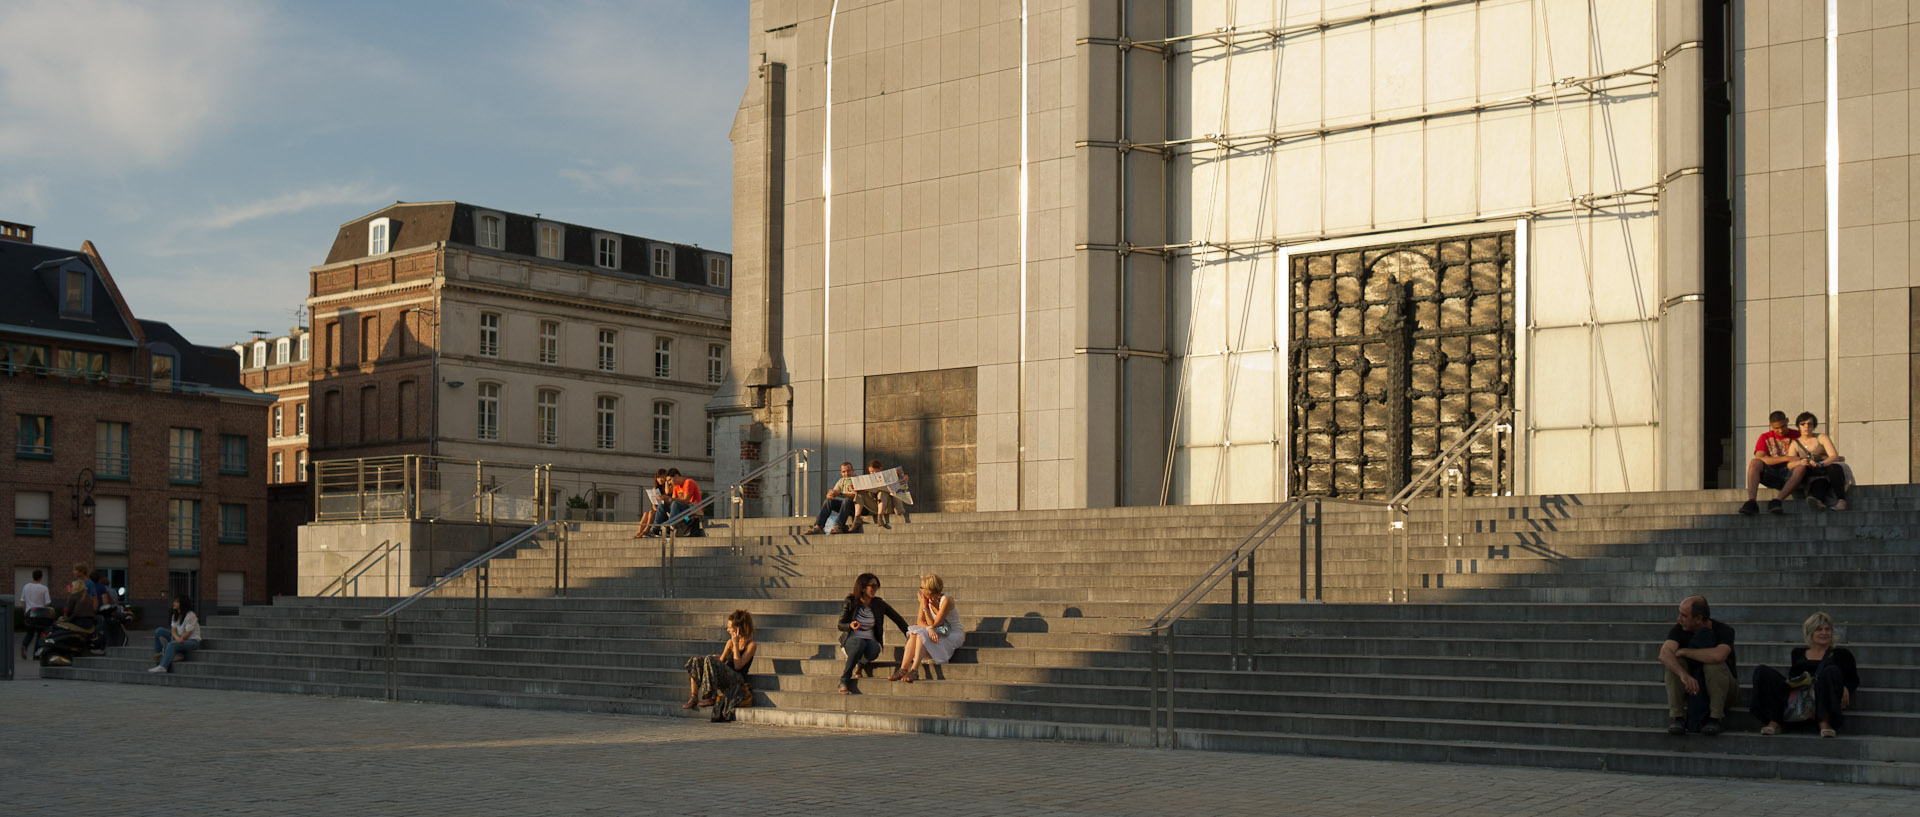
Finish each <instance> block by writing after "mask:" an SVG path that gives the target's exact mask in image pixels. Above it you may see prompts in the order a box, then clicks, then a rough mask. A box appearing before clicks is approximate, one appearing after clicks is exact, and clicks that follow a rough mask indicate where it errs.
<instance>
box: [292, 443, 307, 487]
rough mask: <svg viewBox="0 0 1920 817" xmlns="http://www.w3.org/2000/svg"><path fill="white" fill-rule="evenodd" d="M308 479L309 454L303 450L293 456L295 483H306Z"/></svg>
mask: <svg viewBox="0 0 1920 817" xmlns="http://www.w3.org/2000/svg"><path fill="white" fill-rule="evenodd" d="M306 479H307V452H306V450H305V449H302V450H300V451H298V452H295V453H294V455H293V481H294V482H305V481H306Z"/></svg>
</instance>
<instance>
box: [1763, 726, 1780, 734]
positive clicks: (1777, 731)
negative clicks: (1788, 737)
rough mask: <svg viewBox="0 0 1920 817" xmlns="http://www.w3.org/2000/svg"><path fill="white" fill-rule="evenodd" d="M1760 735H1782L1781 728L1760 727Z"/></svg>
mask: <svg viewBox="0 0 1920 817" xmlns="http://www.w3.org/2000/svg"><path fill="white" fill-rule="evenodd" d="M1760 734H1762V735H1778V734H1780V727H1778V726H1774V725H1773V724H1767V725H1766V726H1762V727H1760Z"/></svg>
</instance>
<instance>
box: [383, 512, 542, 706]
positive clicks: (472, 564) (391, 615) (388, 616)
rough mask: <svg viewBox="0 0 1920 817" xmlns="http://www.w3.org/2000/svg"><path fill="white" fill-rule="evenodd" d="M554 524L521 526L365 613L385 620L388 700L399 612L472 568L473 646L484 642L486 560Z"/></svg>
mask: <svg viewBox="0 0 1920 817" xmlns="http://www.w3.org/2000/svg"><path fill="white" fill-rule="evenodd" d="M555 524H557V523H556V522H555V520H552V519H547V520H543V521H541V522H539V523H536V524H535V525H533V526H532V527H530V528H527V529H526V530H523V531H521V532H519V533H517V534H514V535H513V536H511V537H509V538H508V539H507V540H506V541H505V542H501V543H500V544H498V545H495V546H494V547H493V549H491V550H488V551H487V552H485V553H482V554H480V555H478V556H475V557H473V559H471V560H470V561H468V562H467V563H466V564H463V565H461V566H459V567H456V568H454V569H453V570H451V571H449V572H448V573H447V574H446V575H444V576H441V577H440V578H439V579H436V580H434V582H433V583H432V584H429V585H427V586H426V587H423V588H421V589H420V590H419V591H418V592H416V593H414V594H413V595H411V596H408V597H406V598H404V599H401V600H400V601H398V602H395V603H394V604H393V606H391V607H388V608H387V609H385V610H382V611H380V612H378V613H374V614H373V615H370V616H365V618H377V619H382V620H383V621H385V623H386V632H387V700H390V701H392V700H399V697H400V675H399V665H400V613H401V612H402V611H404V610H406V609H407V608H409V607H412V606H413V605H414V604H416V603H418V602H419V601H420V600H421V599H423V598H426V597H427V595H429V594H431V593H433V592H434V591H437V590H439V589H440V588H442V587H445V586H447V584H448V583H450V582H452V581H453V580H455V579H458V578H460V577H461V576H464V575H466V574H467V572H468V571H472V572H473V573H474V582H473V638H474V646H476V647H485V646H487V599H488V595H489V594H488V591H489V589H490V588H489V577H488V575H487V574H488V569H489V565H488V562H490V561H492V560H493V558H494V557H497V556H499V555H501V554H503V553H507V552H509V551H512V550H515V549H517V548H519V547H520V546H521V545H524V544H526V543H527V542H529V541H532V539H533V538H534V537H535V536H538V535H540V533H541V532H542V531H545V530H546V529H548V528H550V527H553V526H554V525H555Z"/></svg>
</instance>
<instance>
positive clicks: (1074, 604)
mask: <svg viewBox="0 0 1920 817" xmlns="http://www.w3.org/2000/svg"><path fill="white" fill-rule="evenodd" d="M1739 498H1740V497H1739V495H1738V494H1737V493H1736V492H1730V491H1704V492H1674V493H1660V494H1618V495H1588V496H1550V497H1538V496H1534V497H1507V498H1476V499H1472V500H1469V502H1468V511H1467V520H1468V521H1467V523H1466V525H1465V528H1466V530H1467V533H1466V534H1465V536H1464V542H1463V543H1462V544H1459V545H1457V546H1455V547H1452V548H1446V547H1441V546H1439V542H1440V536H1439V531H1438V527H1437V518H1438V515H1437V513H1434V512H1432V510H1431V509H1425V510H1421V511H1420V512H1418V513H1416V516H1415V518H1414V523H1413V525H1412V535H1411V540H1412V545H1413V548H1412V554H1411V556H1412V559H1411V561H1412V565H1413V575H1414V585H1415V589H1414V590H1413V591H1412V596H1413V603H1409V604H1387V603H1383V601H1384V600H1385V599H1386V598H1387V593H1388V586H1389V581H1390V571H1389V570H1388V569H1387V564H1388V559H1389V558H1390V557H1389V554H1390V553H1391V552H1392V550H1391V546H1390V539H1389V537H1387V536H1385V535H1384V531H1385V529H1386V523H1385V518H1384V514H1383V513H1382V512H1381V511H1379V510H1377V509H1369V508H1357V507H1350V506H1341V505H1331V504H1330V505H1328V506H1326V512H1325V516H1324V518H1323V520H1322V521H1323V528H1322V531H1321V537H1320V543H1321V558H1322V563H1323V565H1324V587H1323V588H1322V593H1323V595H1324V597H1325V598H1326V599H1327V600H1328V601H1330V602H1343V603H1332V604H1297V603H1286V602H1293V601H1295V600H1297V599H1298V598H1299V596H1300V590H1299V582H1298V571H1299V567H1298V565H1299V558H1298V557H1299V550H1298V534H1297V533H1296V532H1295V530H1294V529H1293V528H1287V529H1283V530H1282V531H1281V532H1280V533H1279V534H1278V535H1277V536H1276V537H1275V538H1274V540H1273V541H1270V542H1268V543H1267V545H1266V546H1265V548H1264V549H1263V550H1262V551H1261V552H1260V553H1261V556H1260V560H1259V567H1260V570H1259V579H1258V599H1257V600H1258V601H1259V602H1260V604H1259V606H1258V608H1257V609H1256V628H1255V633H1254V635H1255V638H1254V639H1253V642H1252V644H1253V647H1252V650H1253V653H1254V659H1253V660H1254V669H1253V670H1251V671H1230V670H1229V669H1228V667H1229V663H1228V661H1229V659H1228V655H1227V653H1228V646H1227V638H1226V633H1227V628H1228V622H1227V619H1226V610H1225V605H1224V604H1221V603H1219V602H1223V601H1224V600H1225V595H1226V589H1225V585H1222V587H1221V588H1220V589H1219V590H1217V591H1216V592H1215V593H1214V595H1213V596H1212V597H1210V598H1209V600H1208V601H1209V603H1208V604H1204V605H1202V606H1201V607H1199V608H1197V609H1196V611H1195V614H1194V615H1193V616H1191V617H1189V618H1188V619H1187V620H1184V621H1182V622H1181V623H1180V624H1179V625H1178V627H1177V629H1176V633H1177V636H1176V637H1177V642H1176V643H1177V647H1178V650H1179V658H1178V662H1177V666H1178V667H1179V669H1180V673H1179V679H1178V689H1177V692H1176V694H1175V706H1176V714H1175V717H1174V722H1175V726H1176V729H1177V733H1178V738H1177V743H1178V745H1180V746H1183V747H1192V748H1210V749H1229V750H1247V751H1269V752H1292V753H1302V754H1320V755H1336V756H1347V757H1370V758H1391V759H1403V760H1431V761H1463V762H1478V763H1501V764H1517V765H1541V766H1556V767H1566V768H1587V769H1608V770H1618V771H1633V772H1652V773H1663V774H1688V775H1712V776H1729V777H1750V778H1783V779H1804V780H1819V781H1830V782H1862V783H1882V784H1893V785H1903V786H1920V715H1915V714H1913V713H1916V712H1920V639H1917V638H1916V637H1915V636H1914V635H1913V630H1914V626H1913V625H1914V624H1915V623H1916V622H1920V589H1916V583H1915V581H1914V578H1915V575H1916V573H1920V489H1917V488H1914V487H1908V486H1898V487H1870V488H1864V489H1860V490H1859V491H1857V492H1856V495H1855V500H1856V501H1855V503H1854V507H1855V509H1854V510H1852V511H1849V512H1846V513H1812V512H1809V511H1808V510H1807V509H1806V508H1805V506H1803V505H1790V507H1789V509H1788V511H1789V512H1788V513H1787V514H1786V515H1784V516H1781V517H1770V516H1764V515H1763V516H1760V517H1757V518H1746V517H1740V516H1737V515H1734V514H1732V510H1733V508H1734V507H1735V506H1736V505H1737V503H1738V499H1739ZM1271 510H1272V506H1224V507H1197V508H1173V509H1137V508H1130V509H1109V510H1105V511H1033V512H1022V513H1017V514H963V515H950V514H949V515H938V514H927V515H923V516H917V517H915V518H914V521H913V522H912V523H910V524H902V523H900V522H898V521H896V522H895V524H894V529H893V530H890V531H883V530H880V529H877V528H872V527H870V528H869V529H868V531H869V532H868V533H866V534H862V535H858V536H832V537H821V536H814V537H800V536H797V535H795V533H794V532H795V531H796V530H798V526H797V525H795V524H794V520H746V521H743V522H740V523H737V524H736V525H734V526H733V527H731V528H716V529H714V530H712V531H711V534H712V535H710V536H709V537H706V538H705V539H694V540H681V541H679V542H677V543H676V550H677V553H676V558H675V559H674V561H673V569H672V575H673V580H672V582H671V589H672V591H673V593H674V594H675V595H676V596H677V598H664V597H663V595H664V592H665V591H666V590H667V589H668V586H669V585H668V584H667V583H666V581H665V573H666V571H665V570H663V567H662V560H661V554H660V544H659V543H658V542H657V541H655V540H638V541H636V540H631V539H629V538H628V537H629V535H630V533H631V530H630V529H628V528H624V527H621V526H613V525H591V524H582V525H578V526H574V527H571V528H570V529H569V530H568V531H567V532H566V533H565V534H564V552H565V558H564V562H562V560H561V553H562V550H563V547H562V539H561V537H550V538H549V539H547V540H546V541H542V542H539V543H536V544H535V545H533V546H530V547H528V548H525V549H522V550H521V551H519V552H517V553H515V554H512V557H511V558H503V559H500V560H496V563H495V566H494V568H493V569H492V573H491V584H492V587H491V593H492V595H493V597H494V600H493V602H492V606H491V614H490V626H489V628H488V630H489V637H488V640H487V646H485V647H480V646H477V645H476V644H475V637H474V633H473V627H474V619H473V612H472V602H471V594H472V592H473V591H472V587H471V585H470V584H467V583H462V582H456V583H455V584H454V585H452V586H450V587H449V588H448V590H447V591H445V593H444V595H443V597H440V598H433V599H428V600H426V601H423V602H422V603H421V604H420V605H418V606H416V607H415V608H414V609H413V610H410V611H409V612H408V613H407V614H406V615H405V617H404V620H403V626H402V630H401V632H402V645H403V646H402V649H401V651H400V661H399V665H398V669H399V673H400V676H399V678H400V687H401V694H402V696H403V697H405V698H408V699H416V700H428V701H444V702H449V703H466V704H484V705H494V706H512V707H523V708H564V709H584V710H592V711H610V712H630V713H650V714H675V715H677V714H683V713H681V711H680V710H679V709H678V708H677V705H678V703H679V702H680V701H681V700H684V697H685V693H684V689H685V684H686V682H685V673H684V672H682V671H681V663H682V662H683V661H684V660H685V658H686V656H689V655H693V654H696V653H703V652H713V651H715V650H716V649H717V646H718V644H719V642H720V641H721V640H722V639H723V638H724V629H723V628H722V626H721V619H722V618H723V616H724V615H725V613H726V612H728V611H730V610H732V609H734V608H735V607H746V608H747V609H749V610H752V611H753V612H754V615H755V618H756V621H757V623H758V626H759V630H760V632H759V641H760V644H761V647H760V658H759V659H758V662H757V663H756V666H755V668H754V669H755V672H754V675H755V687H756V690H757V692H758V700H759V703H760V705H759V706H757V707H755V708H752V709H743V710H741V711H740V715H739V717H740V719H741V720H744V721H757V722H769V723H789V724H807V725H829V726H848V727H855V728H869V729H885V730H899V731H921V732H939V733H948V734H959V735H979V736H992V737H1033V738H1052V739H1075V740H1090V741H1106V742H1121V743H1131V744H1146V743H1149V742H1150V740H1151V736H1150V733H1149V732H1148V730H1147V728H1146V725H1147V723H1148V716H1147V710H1146V706H1147V702H1148V698H1147V693H1146V691H1145V684H1146V675H1147V673H1146V668H1147V655H1146V652H1145V649H1146V647H1147V643H1148V642H1147V640H1146V639H1145V637H1143V636H1142V635H1140V634H1139V633H1137V632H1134V631H1133V628H1136V627H1139V626H1141V625H1142V624H1143V623H1145V620H1146V619H1147V618H1149V617H1150V616H1152V615H1153V614H1155V613H1157V612H1158V611H1159V609H1160V608H1161V607H1163V606H1165V604H1166V603H1167V602H1168V601H1169V600H1170V599H1172V598H1173V597H1174V596H1175V595H1176V594H1177V593H1179V592H1180V591H1182V590H1184V589H1185V588H1186V587H1187V586H1188V585H1190V584H1191V583H1192V582H1193V581H1194V579H1195V578H1197V577H1198V576H1199V575H1200V573H1201V572H1202V571H1204V570H1205V569H1206V568H1207V567H1208V566H1210V565H1212V564H1213V562H1214V561H1215V560H1216V559H1218V558H1219V556H1220V555H1221V554H1222V553H1224V552H1226V551H1227V550H1228V549H1229V548H1231V547H1232V546H1233V545H1234V544H1236V543H1237V542H1239V540H1240V539H1241V538H1242V537H1243V536H1244V535H1245V533H1246V532H1247V531H1248V530H1251V529H1252V528H1253V527H1254V525H1255V524H1257V523H1258V522H1259V520H1260V519H1261V518H1263V517H1265V515H1266V514H1267V513H1268V512H1269V511H1271ZM1309 558H1310V559H1311V554H1310V555H1309ZM560 564H565V565H566V567H567V571H566V576H565V584H566V586H567V593H568V596H567V597H564V598H555V597H553V589H554V586H555V569H556V566H557V565H560ZM866 570H871V571H873V572H875V573H877V574H879V575H880V577H881V579H882V582H883V584H884V586H883V588H882V595H883V596H886V597H888V598H889V599H891V600H893V601H894V602H895V603H896V604H899V605H901V606H906V605H907V604H909V603H910V600H911V598H912V593H913V587H914V585H915V584H916V582H915V581H914V577H915V576H916V575H918V574H919V573H923V572H938V573H940V574H941V575H942V577H943V578H944V579H945V581H946V583H947V588H948V592H949V593H951V594H953V595H954V596H955V598H956V600H957V602H958V604H959V605H960V611H961V613H962V615H963V617H964V619H965V622H966V624H967V628H968V636H967V644H966V646H965V647H964V648H962V650H961V651H960V653H959V655H958V656H957V657H956V659H955V661H954V662H953V663H952V664H949V665H947V666H946V667H943V668H940V669H939V671H938V676H939V677H938V679H937V680H930V681H926V682H922V683H915V684H894V683H888V682H886V681H884V680H869V681H866V682H864V683H863V684H862V687H861V688H862V692H863V693H865V694H863V695H858V696H842V695H838V694H837V693H836V690H835V687H836V685H837V684H836V676H837V675H838V673H839V670H840V665H839V662H838V661H837V660H835V658H834V657H833V650H832V646H831V645H832V642H833V640H834V636H835V631H834V621H835V618H836V613H837V612H838V599H839V598H840V597H842V596H844V595H845V594H846V591H847V588H848V586H849V585H850V584H851V581H852V577H853V576H854V575H856V574H858V573H860V572H862V571H866ZM1690 592H1703V593H1705V594H1706V595H1707V596H1708V598H1709V599H1710V600H1711V602H1712V603H1713V607H1714V611H1715V615H1716V617H1717V618H1720V619H1721V620H1724V621H1727V622H1730V623H1732V624H1733V625H1735V626H1736V628H1737V629H1738V632H1739V638H1740V641H1739V657H1740V666H1741V669H1742V678H1743V681H1745V680H1746V679H1749V678H1750V677H1751V672H1752V667H1754V666H1757V665H1759V664H1762V663H1768V664H1774V665H1776V666H1778V665H1781V664H1783V663H1784V662H1785V659H1786V655H1787V651H1788V649H1789V648H1790V647H1791V646H1793V645H1796V644H1798V643H1799V642H1800V625H1799V622H1800V621H1801V620H1802V619H1803V618H1805V617H1806V616H1807V615H1808V614H1809V613H1811V612H1812V611H1813V610H1815V609H1824V610H1826V611H1828V612H1829V613H1831V614H1832V615H1833V616H1834V617H1835V619H1836V620H1838V621H1839V622H1840V625H1841V627H1840V629H1841V633H1840V635H1841V638H1842V640H1843V643H1845V644H1846V645H1847V646H1849V647H1851V648H1852V649H1853V650H1854V651H1855V653H1856V654H1857V655H1858V656H1859V658H1860V660H1861V662H1862V674H1863V675H1864V676H1865V687H1864V688H1863V690H1862V693H1861V696H1860V700H1859V703H1858V708H1857V710H1856V711H1855V712H1854V713H1853V714H1851V715H1850V716H1849V720H1848V723H1847V724H1846V726H1845V727H1844V728H1843V730H1842V736H1841V737H1840V738H1839V739H1836V740H1821V739H1818V738H1814V737H1809V736H1804V735H1799V734H1791V733H1790V734H1789V735H1787V736H1781V737H1772V738H1762V737H1760V736H1758V735H1757V734H1755V733H1754V730H1756V729H1757V727H1758V725H1757V724H1755V723H1753V722H1752V721H1751V719H1750V718H1749V717H1748V716H1747V715H1746V714H1745V712H1744V710H1741V711H1740V712H1739V713H1738V714H1737V715H1735V716H1733V717H1732V718H1730V721H1729V724H1728V726H1729V732H1728V733H1727V734H1725V735H1722V736H1720V737H1718V738H1703V737H1699V736H1691V737H1687V738H1673V737H1669V736H1668V735H1666V734H1665V732H1664V730H1663V729H1662V727H1663V726H1664V725H1665V721H1666V718H1665V712H1664V693H1663V691H1662V689H1661V687H1660V685H1659V683H1658V679H1659V670H1658V667H1657V666H1656V665H1655V664H1654V662H1653V660H1652V655H1653V651H1654V649H1655V647H1656V645H1657V642H1658V640H1659V638H1660V637H1661V635H1662V634H1663V633H1664V632H1665V630H1666V628H1667V626H1669V623H1670V622H1671V621H1672V619H1673V615H1674V609H1675V605H1676V604H1677V602H1678V601H1679V599H1680V598H1681V597H1682V596H1684V595H1686V594H1688V593H1690ZM383 606H384V603H382V601H381V600H371V599H358V600H318V599H291V598H283V599H279V600H277V601H276V603H275V604H274V605H273V606H270V607H254V608H247V609H246V610H245V611H244V612H243V613H242V614H241V615H239V616H231V617H222V618H219V619H217V620H214V621H212V622H209V624H208V627H207V629H208V636H209V642H208V648H207V649H205V650H202V651H201V652H200V653H199V654H197V655H195V656H194V658H193V660H192V661H190V662H187V663H183V664H179V665H177V666H176V672H175V673H174V674H171V675H164V676H163V675H157V674H148V673H146V672H144V671H143V670H144V669H145V668H146V666H147V664H148V662H147V661H146V660H145V653H146V648H145V647H136V648H123V649H121V650H117V651H115V653H114V654H113V655H111V656H108V657H106V658H96V659H88V660H85V661H83V662H81V663H80V664H78V665H76V666H75V667H73V668H68V669H48V670H47V671H46V675H47V676H48V677H64V678H79V679H90V680H113V681H128V682H139V683H167V684H181V685H193V686H208V687H217V688H235V689H255V690H265V691H280V692H302V693H309V694H326V695H355V696H371V697H378V696H381V695H384V694H385V684H386V675H385V672H386V662H385V660H384V657H383V656H384V652H383V646H382V645H383V644H384V635H383V631H382V630H381V626H380V624H379V622H377V621H369V620H366V619H363V618H361V616H364V615H366V614H369V613H372V612H375V611H377V610H378V609H379V608H380V607H383ZM900 643H901V639H899V638H898V634H897V633H891V634H889V640H888V646H889V655H887V656H884V657H883V660H891V659H892V657H893V654H894V653H897V648H898V647H899V645H900ZM882 674H884V673H882Z"/></svg>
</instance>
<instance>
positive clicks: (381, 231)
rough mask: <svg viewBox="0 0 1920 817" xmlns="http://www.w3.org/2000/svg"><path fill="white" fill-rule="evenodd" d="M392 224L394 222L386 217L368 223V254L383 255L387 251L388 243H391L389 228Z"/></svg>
mask: <svg viewBox="0 0 1920 817" xmlns="http://www.w3.org/2000/svg"><path fill="white" fill-rule="evenodd" d="M391 224H392V222H390V221H388V220H387V219H384V218H376V219H374V220H373V221H370V222H368V223H367V254H368V255H381V254H384V253H385V252H386V251H387V245H388V243H389V242H388V238H389V236H388V235H387V229H388V227H390V226H391Z"/></svg>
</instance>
